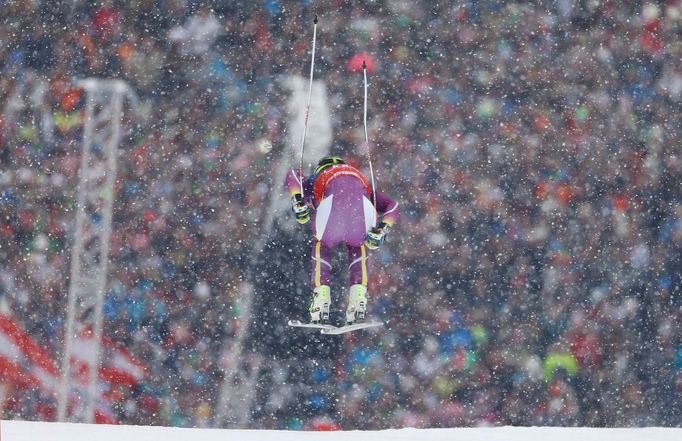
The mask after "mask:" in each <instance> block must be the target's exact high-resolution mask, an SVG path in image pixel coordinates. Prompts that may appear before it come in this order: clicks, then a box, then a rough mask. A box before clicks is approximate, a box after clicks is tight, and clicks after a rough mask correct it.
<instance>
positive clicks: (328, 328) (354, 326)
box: [287, 320, 384, 335]
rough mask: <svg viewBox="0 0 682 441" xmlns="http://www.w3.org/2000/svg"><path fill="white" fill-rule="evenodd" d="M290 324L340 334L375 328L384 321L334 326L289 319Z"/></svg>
mask: <svg viewBox="0 0 682 441" xmlns="http://www.w3.org/2000/svg"><path fill="white" fill-rule="evenodd" d="M287 324H288V325H289V326H293V327H295V328H312V329H319V330H320V332H321V333H322V334H326V335H339V334H345V333H346V332H351V331H357V330H358V329H366V328H375V327H377V326H383V325H384V324H383V323H379V322H366V323H354V324H352V325H346V326H338V327H337V326H334V325H325V324H316V323H303V322H301V321H300V320H289V322H288V323H287Z"/></svg>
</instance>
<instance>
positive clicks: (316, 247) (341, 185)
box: [285, 156, 400, 324]
mask: <svg viewBox="0 0 682 441" xmlns="http://www.w3.org/2000/svg"><path fill="white" fill-rule="evenodd" d="M285 185H286V188H287V190H288V192H289V195H290V196H291V201H292V205H293V206H292V210H293V212H294V215H295V217H296V220H297V221H298V222H299V223H301V224H305V223H307V222H308V221H310V218H311V216H310V211H311V210H310V208H311V207H312V208H314V209H315V216H314V221H313V223H312V228H313V235H314V241H313V249H312V277H311V283H312V287H313V293H312V301H311V304H310V308H309V312H310V320H311V322H312V323H327V322H329V306H330V304H331V289H330V286H329V285H330V280H331V271H332V265H331V254H332V249H333V247H335V246H337V245H340V244H346V247H347V249H348V262H349V265H348V272H349V278H350V292H349V295H348V307H347V309H346V323H347V324H353V323H355V322H359V321H362V320H364V318H365V314H366V312H367V284H368V279H369V276H368V274H367V248H369V249H372V250H373V249H377V248H378V247H379V245H381V244H382V243H383V241H384V239H385V237H386V234H388V232H389V231H390V229H391V227H392V226H393V224H394V223H395V221H396V220H397V219H398V216H399V214H400V209H399V208H398V203H397V202H395V201H394V200H393V199H391V198H390V197H389V196H387V195H386V194H384V193H382V192H379V191H377V192H376V194H375V195H373V194H372V187H371V186H370V184H369V182H368V181H367V178H365V176H364V175H363V174H362V173H361V172H360V171H359V170H358V169H357V168H355V167H353V166H352V165H350V164H346V162H345V161H344V160H343V159H341V158H339V157H338V156H327V157H324V158H322V159H321V160H320V161H319V163H318V164H317V167H316V168H315V171H314V173H313V174H312V175H311V176H309V177H304V176H301V175H300V174H299V173H296V172H295V171H294V170H291V171H289V173H288V174H287V177H286V182H285ZM301 189H303V194H301ZM372 201H376V207H375V206H374V203H373V202H372ZM377 214H378V215H379V216H380V219H379V222H378V224H376V223H375V222H376V220H377V219H376V217H377ZM375 225H376V226H375Z"/></svg>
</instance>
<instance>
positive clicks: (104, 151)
mask: <svg viewBox="0 0 682 441" xmlns="http://www.w3.org/2000/svg"><path fill="white" fill-rule="evenodd" d="M78 85H79V86H80V87H82V88H83V90H84V91H85V92H86V107H85V116H84V127H83V145H82V153H81V163H80V170H79V175H78V196H77V205H76V207H75V210H76V213H75V214H76V219H75V220H76V224H75V230H74V232H73V238H74V242H73V247H72V249H71V277H70V285H69V293H68V301H67V311H66V329H65V333H64V351H63V353H62V361H61V363H62V369H61V381H60V385H59V396H58V400H59V404H58V414H57V417H58V420H59V421H66V420H67V419H70V420H76V421H79V420H80V421H83V422H93V421H94V415H95V408H96V401H97V399H98V396H97V394H98V389H97V381H98V379H97V372H98V369H99V365H100V342H101V335H102V307H103V304H104V295H105V292H106V283H107V263H108V260H109V239H110V236H111V226H112V211H113V202H114V197H115V192H114V182H115V179H116V166H117V159H118V145H119V141H120V139H121V123H122V118H123V105H124V99H125V98H126V97H129V98H130V99H131V100H132V102H133V103H136V101H137V100H136V99H135V96H134V94H133V92H132V90H131V89H130V88H129V86H128V85H127V83H126V82H124V81H121V80H104V79H94V78H89V79H86V80H82V81H79V82H78ZM86 326H87V327H90V328H91V329H92V333H93V334H94V340H93V341H94V342H95V344H94V345H93V346H94V350H92V351H90V352H89V354H88V358H89V359H88V360H87V362H88V369H89V370H88V382H87V386H86V390H85V397H84V400H83V401H82V404H81V406H80V409H81V410H82V414H80V415H77V414H74V415H71V416H69V415H68V407H69V406H68V404H69V401H70V398H71V397H73V393H74V391H73V390H72V385H71V357H72V354H73V350H74V341H75V340H76V338H77V335H78V333H79V332H80V331H81V330H82V329H83V328H84V327H86ZM79 401H80V400H79Z"/></svg>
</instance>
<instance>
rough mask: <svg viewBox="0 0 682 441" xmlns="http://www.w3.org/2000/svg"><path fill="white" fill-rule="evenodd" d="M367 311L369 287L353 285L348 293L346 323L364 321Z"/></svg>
mask: <svg viewBox="0 0 682 441" xmlns="http://www.w3.org/2000/svg"><path fill="white" fill-rule="evenodd" d="M366 313H367V287H366V286H365V285H352V286H351V287H350V292H349V294H348V309H346V323H347V324H349V325H352V324H353V323H356V322H363V321H364V320H365V314H366Z"/></svg>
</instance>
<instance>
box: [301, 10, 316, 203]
mask: <svg viewBox="0 0 682 441" xmlns="http://www.w3.org/2000/svg"><path fill="white" fill-rule="evenodd" d="M316 39H317V15H315V19H314V20H313V50H312V55H311V59H310V85H309V87H308V105H307V106H306V109H305V119H304V120H303V136H302V137H301V158H300V162H299V165H298V175H299V178H300V179H301V196H304V194H303V147H304V146H305V135H306V133H307V132H308V115H309V114H310V100H311V98H312V96H313V71H314V68H315V40H316Z"/></svg>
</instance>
